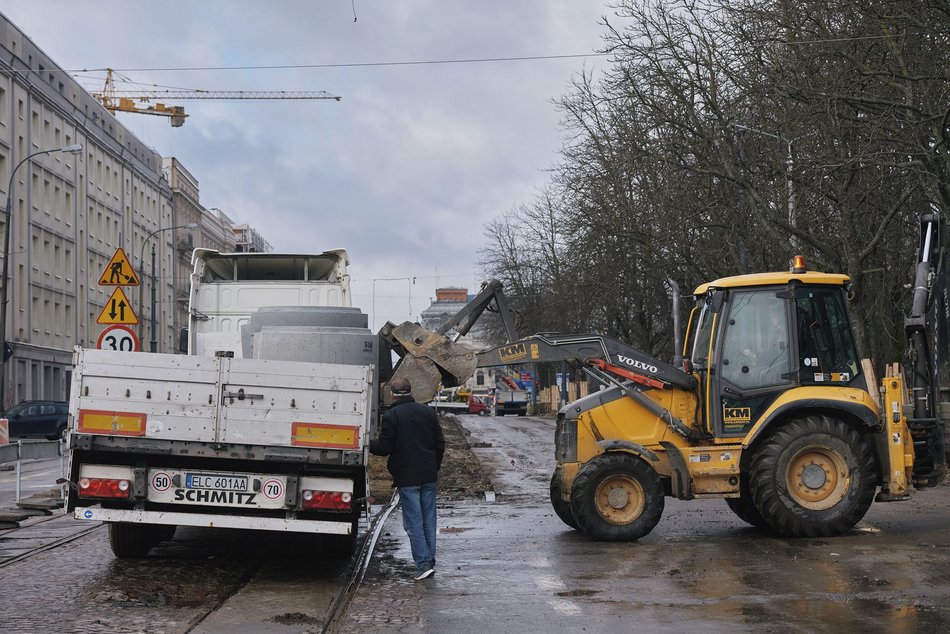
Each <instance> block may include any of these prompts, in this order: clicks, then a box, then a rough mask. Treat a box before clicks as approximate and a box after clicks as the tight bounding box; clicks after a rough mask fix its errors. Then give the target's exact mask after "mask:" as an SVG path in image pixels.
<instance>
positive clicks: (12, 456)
mask: <svg viewBox="0 0 950 634" xmlns="http://www.w3.org/2000/svg"><path fill="white" fill-rule="evenodd" d="M65 449H66V443H65V442H63V440H47V441H39V442H23V441H22V440H18V441H16V442H15V443H10V444H9V445H3V446H0V465H2V464H7V463H8V462H16V501H17V502H19V501H20V475H21V467H22V464H23V461H24V460H43V459H47V458H56V457H59V470H60V473H61V474H62V475H63V477H65V475H66V471H65V468H66V461H65V453H66V451H65ZM60 488H61V491H62V495H63V496H64V497H65V493H66V489H65V488H64V487H60Z"/></svg>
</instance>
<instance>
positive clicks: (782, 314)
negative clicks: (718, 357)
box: [721, 290, 790, 389]
mask: <svg viewBox="0 0 950 634" xmlns="http://www.w3.org/2000/svg"><path fill="white" fill-rule="evenodd" d="M785 306H786V304H785V301H784V300H782V299H781V298H779V297H776V294H775V291H774V290H764V291H737V292H736V293H734V294H733V298H732V302H731V307H730V309H729V316H728V319H727V321H726V326H725V332H724V335H723V342H722V364H721V368H722V369H721V376H722V378H723V379H724V380H726V381H728V382H730V383H732V384H733V385H735V386H736V387H739V388H742V389H755V388H759V387H767V386H773V385H779V384H782V383H788V382H789V381H790V378H789V376H790V375H789V337H788V319H787V317H786V309H785Z"/></svg>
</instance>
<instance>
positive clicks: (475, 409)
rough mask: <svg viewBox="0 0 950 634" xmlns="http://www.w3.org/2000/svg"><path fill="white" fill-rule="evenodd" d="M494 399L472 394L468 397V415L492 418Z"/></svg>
mask: <svg viewBox="0 0 950 634" xmlns="http://www.w3.org/2000/svg"><path fill="white" fill-rule="evenodd" d="M493 405H494V398H492V397H491V396H490V395H487V394H472V395H471V396H469V397H468V413H469V414H478V415H479V416H491V410H492V406H493Z"/></svg>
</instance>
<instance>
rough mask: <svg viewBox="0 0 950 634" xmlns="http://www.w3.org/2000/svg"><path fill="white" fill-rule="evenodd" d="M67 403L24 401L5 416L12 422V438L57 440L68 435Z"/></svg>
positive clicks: (4, 416)
mask: <svg viewBox="0 0 950 634" xmlns="http://www.w3.org/2000/svg"><path fill="white" fill-rule="evenodd" d="M68 406H69V403H67V402H66V401H23V402H22V403H19V404H17V405H14V406H13V407H11V408H10V409H9V410H7V412H6V413H5V414H4V415H3V418H6V419H7V420H8V421H10V423H9V425H10V438H48V439H50V440H57V439H59V438H62V437H63V435H64V434H65V433H66V420H67V415H66V412H67V409H68Z"/></svg>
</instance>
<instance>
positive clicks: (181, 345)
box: [178, 328, 188, 354]
mask: <svg viewBox="0 0 950 634" xmlns="http://www.w3.org/2000/svg"><path fill="white" fill-rule="evenodd" d="M178 352H182V353H184V354H188V329H187V328H182V329H181V330H179V331H178Z"/></svg>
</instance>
